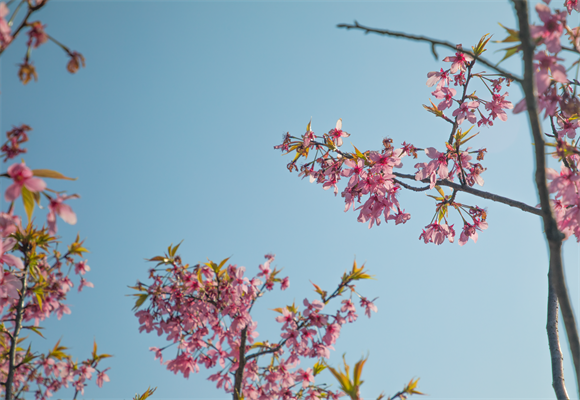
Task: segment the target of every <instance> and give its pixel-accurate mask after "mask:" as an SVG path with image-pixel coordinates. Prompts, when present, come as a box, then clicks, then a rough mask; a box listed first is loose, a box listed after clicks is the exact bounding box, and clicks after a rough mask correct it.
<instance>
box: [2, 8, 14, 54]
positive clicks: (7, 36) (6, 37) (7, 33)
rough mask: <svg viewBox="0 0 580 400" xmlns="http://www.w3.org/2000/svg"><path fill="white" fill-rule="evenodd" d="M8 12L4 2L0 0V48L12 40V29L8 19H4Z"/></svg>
mask: <svg viewBox="0 0 580 400" xmlns="http://www.w3.org/2000/svg"><path fill="white" fill-rule="evenodd" d="M9 12H10V11H9V10H8V7H6V3H5V2H0V48H5V47H6V46H8V45H9V44H10V42H12V31H11V29H10V26H9V25H8V21H6V16H7V15H8V14H9Z"/></svg>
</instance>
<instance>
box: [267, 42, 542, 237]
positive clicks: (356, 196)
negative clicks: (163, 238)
mask: <svg viewBox="0 0 580 400" xmlns="http://www.w3.org/2000/svg"><path fill="white" fill-rule="evenodd" d="M489 40H490V38H489V37H488V35H485V36H483V37H482V38H481V40H480V41H479V43H478V44H477V45H476V46H474V47H473V48H472V49H473V54H474V57H472V56H470V55H467V54H466V53H465V52H463V51H462V47H461V46H460V45H458V46H457V52H456V53H455V55H454V56H450V57H446V58H445V59H444V60H443V61H445V62H450V63H451V66H450V67H449V68H448V69H443V68H441V70H440V71H434V72H429V73H428V74H427V77H428V79H427V86H431V87H432V86H435V91H433V92H432V95H433V96H434V97H435V98H436V99H439V100H441V101H440V102H439V104H437V105H435V104H434V103H433V102H431V106H424V108H425V109H426V110H427V111H428V112H430V113H432V114H433V115H435V116H436V117H438V118H442V119H443V120H445V121H446V122H448V123H450V124H451V129H450V134H449V137H448V139H447V141H446V142H444V144H445V150H444V151H442V152H440V151H438V150H437V149H435V148H433V147H429V148H426V149H421V148H417V147H415V146H414V145H412V144H408V143H406V142H404V143H403V144H402V145H401V146H402V147H400V148H395V147H394V146H393V145H392V142H393V141H392V139H390V138H385V139H384V140H383V148H382V149H381V150H378V151H371V150H367V151H359V150H358V149H357V148H356V147H355V148H354V152H345V151H344V150H340V149H339V148H340V147H341V146H342V143H343V142H342V139H343V138H345V137H348V136H350V134H349V133H347V132H345V131H343V130H342V119H339V121H338V122H337V124H336V127H335V128H334V129H331V130H330V131H329V132H328V133H326V134H323V135H322V140H318V141H317V140H316V139H317V137H316V134H315V133H314V132H313V131H312V129H311V123H309V124H308V126H307V128H306V133H305V134H304V135H302V136H301V137H294V136H291V135H290V134H286V136H285V137H284V140H283V143H282V144H281V145H278V146H275V148H277V149H281V150H282V151H285V152H286V153H287V154H288V153H294V154H295V157H294V159H293V160H292V161H291V162H290V164H288V169H289V170H290V171H293V170H295V171H298V167H297V166H296V163H297V161H299V160H300V159H303V160H304V161H305V162H304V164H302V166H301V167H300V173H299V176H302V177H306V176H309V177H310V181H311V182H317V183H320V184H322V186H323V188H324V189H325V190H328V189H330V188H333V190H334V194H335V195H337V194H338V186H337V184H338V183H339V181H340V180H341V179H342V178H349V180H348V183H347V185H346V188H345V189H344V190H343V191H342V193H341V195H342V197H344V199H345V203H346V206H345V211H348V210H349V209H352V210H356V211H358V210H360V211H359V215H358V221H359V222H365V223H366V222H368V224H369V228H371V227H372V226H373V225H375V224H376V225H380V224H381V222H382V221H381V218H382V217H384V220H385V221H386V222H388V221H389V220H394V221H395V224H400V223H403V224H404V223H406V222H407V221H408V220H409V219H410V217H411V216H410V214H409V213H406V212H405V210H404V209H402V208H401V205H400V204H399V200H398V198H397V196H398V193H399V192H400V190H402V189H408V190H411V191H423V190H427V188H415V187H413V186H412V185H408V184H405V183H403V182H401V181H400V180H398V179H396V177H398V178H403V179H409V178H411V179H414V180H416V181H421V182H426V183H427V182H428V183H429V187H428V189H436V190H437V192H438V196H437V195H436V196H430V197H432V198H434V199H435V200H436V201H437V203H436V209H435V215H434V216H433V219H432V220H431V222H430V224H428V225H427V226H426V227H425V229H424V230H423V232H422V233H421V235H420V236H419V238H420V239H423V240H424V242H425V243H436V244H442V243H443V241H444V240H445V239H447V240H448V241H449V242H453V241H454V239H455V229H454V225H452V224H450V223H449V221H448V214H449V210H455V211H456V212H457V213H458V215H459V217H460V218H461V220H462V222H463V229H462V232H461V235H460V238H459V244H460V245H461V246H463V245H464V244H466V243H467V241H468V240H469V239H470V238H471V239H472V240H473V241H474V242H476V241H477V239H478V232H479V231H482V230H485V229H487V222H486V211H485V210H484V209H482V208H480V207H478V206H476V205H473V206H472V205H466V204H462V203H459V202H457V201H456V197H457V194H458V192H459V191H470V193H471V194H474V195H476V196H477V195H480V196H481V197H484V198H488V199H493V200H496V201H501V202H503V203H506V204H509V205H511V206H517V207H518V208H520V209H522V210H524V211H531V210H534V209H533V207H530V206H527V205H525V204H523V203H521V202H517V201H515V200H511V199H507V198H505V197H502V196H497V195H487V196H484V193H486V192H482V191H477V190H475V189H473V188H472V187H473V186H474V185H475V184H477V185H479V186H483V183H484V180H483V178H482V176H481V175H482V173H483V172H484V171H485V170H486V168H484V167H483V166H482V165H481V164H480V163H479V162H474V160H473V156H472V154H473V155H477V161H483V159H484V157H485V153H486V151H487V150H486V149H483V148H482V149H478V150H471V148H470V147H466V143H467V142H469V141H470V140H471V139H472V138H474V137H475V136H477V135H478V134H479V132H478V133H475V134H471V133H470V132H471V130H472V129H473V127H474V125H475V124H477V125H478V127H481V126H482V125H483V126H492V125H493V121H494V120H496V119H499V120H501V121H506V120H507V114H506V112H505V110H506V109H510V108H513V106H512V104H511V102H509V101H507V100H506V97H507V95H508V93H507V92H504V93H503V94H502V88H503V87H502V85H503V84H506V85H508V86H509V84H510V80H509V79H507V78H504V77H501V76H497V75H489V74H485V73H483V72H477V73H476V72H474V70H473V68H474V66H475V63H476V61H477V60H478V58H477V57H479V56H480V55H481V54H482V53H483V52H484V51H485V46H486V45H487V43H488V42H489ZM473 80H478V81H479V82H481V83H482V84H483V87H484V90H486V91H487V92H488V93H489V95H490V98H487V99H486V98H484V97H482V96H478V95H476V92H473V93H471V94H470V93H469V92H468V88H469V85H470V83H471V82H473ZM452 81H453V83H454V86H456V87H459V88H460V90H461V93H460V95H459V96H457V94H458V91H457V90H456V89H454V88H452V87H451V86H450V85H451V82H452ZM446 110H453V111H452V113H451V115H446V114H445V112H446ZM464 122H469V123H471V124H473V125H472V126H471V127H469V128H468V129H465V130H463V129H462V128H461V125H462V124H463V123H464ZM421 151H424V152H425V154H426V155H427V157H428V158H429V159H430V160H429V161H427V162H423V163H417V164H415V168H416V169H417V171H416V173H415V174H414V176H413V175H409V174H402V173H398V172H395V171H394V168H401V167H402V166H403V162H402V161H403V159H404V157H406V156H412V157H413V158H415V159H416V158H417V157H418V154H417V152H421ZM310 152H315V155H314V158H313V160H312V161H308V157H309V154H310ZM316 167H318V168H316ZM441 186H452V188H453V190H452V192H451V193H445V192H444V190H443V188H442V187H441ZM470 189H472V190H470ZM363 198H364V199H366V200H365V202H364V203H362V200H363ZM357 204H361V205H360V206H358V207H357ZM534 213H536V211H535V210H534Z"/></svg>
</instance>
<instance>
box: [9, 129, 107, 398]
mask: <svg viewBox="0 0 580 400" xmlns="http://www.w3.org/2000/svg"><path fill="white" fill-rule="evenodd" d="M30 130H31V129H30V127H28V126H26V125H23V126H21V127H19V128H14V129H13V130H11V131H9V132H8V133H7V137H8V142H7V144H5V146H3V147H2V149H1V155H2V156H4V157H5V159H6V160H9V159H12V158H14V157H15V156H16V154H21V153H25V152H26V149H22V148H21V147H20V145H21V144H22V143H24V142H26V141H27V140H28V137H27V134H26V132H27V131H30ZM2 176H5V177H7V178H9V179H10V180H11V184H10V185H8V187H7V188H6V190H5V193H4V199H5V200H6V201H7V202H8V203H9V209H8V211H7V212H1V213H0V261H1V262H2V264H3V269H2V274H1V276H0V345H1V346H0V382H2V383H3V385H1V386H0V394H5V393H6V385H7V384H8V382H9V381H10V382H11V389H12V392H11V393H12V398H14V399H18V398H21V396H23V395H24V394H26V393H30V392H33V393H34V394H35V397H36V398H37V399H48V398H49V397H51V396H52V395H53V393H54V392H56V391H57V390H59V389H61V388H63V387H65V388H67V387H69V386H71V387H73V388H74V389H75V392H76V393H81V394H83V393H84V388H85V386H86V385H87V381H88V380H90V379H91V377H92V376H93V374H94V373H96V374H97V384H98V385H99V386H101V385H102V384H103V382H107V381H108V380H109V378H108V376H107V374H106V369H105V370H102V371H101V370H99V369H98V364H99V362H100V360H102V359H104V358H107V357H109V356H108V355H106V354H101V355H98V354H97V353H96V347H95V349H94V352H93V356H92V357H91V358H88V359H87V360H85V361H82V362H80V363H79V362H75V361H73V360H72V358H71V357H70V356H69V355H68V354H66V353H64V350H66V348H65V347H63V346H60V345H58V344H57V346H56V347H55V349H53V350H52V351H51V352H49V353H48V354H46V355H38V354H36V353H33V352H31V350H30V348H29V349H28V350H24V349H23V348H20V347H16V345H15V342H16V341H17V340H18V337H19V335H20V332H21V330H22V329H25V330H30V331H32V332H34V333H36V334H39V335H41V336H42V334H41V331H40V329H41V328H40V326H39V325H40V322H42V321H44V320H45V319H47V318H49V317H51V316H56V317H57V319H61V318H62V316H63V315H64V314H70V313H71V311H70V308H69V307H68V305H67V304H66V300H67V294H68V292H69V291H70V289H72V288H73V287H74V286H75V283H74V282H73V279H71V278H73V276H71V274H74V275H76V276H77V277H78V278H77V279H78V291H79V292H80V291H82V289H83V288H84V287H93V284H92V283H91V282H89V281H87V280H86V279H85V278H84V275H85V273H86V272H88V271H89V270H90V267H89V265H88V262H87V260H85V259H84V258H83V253H85V252H86V251H87V250H86V249H85V248H84V246H83V241H81V240H80V239H79V237H78V236H77V238H76V240H75V241H74V242H73V243H72V244H71V245H69V247H68V249H67V251H66V252H65V253H64V254H61V252H59V251H58V250H56V245H57V240H56V238H55V236H54V235H55V234H56V231H57V224H56V216H57V215H58V216H60V217H61V218H62V219H63V220H64V221H65V222H68V223H70V224H74V223H76V214H75V213H74V211H73V210H72V209H71V207H70V206H69V205H68V204H65V203H64V202H63V201H64V200H67V199H70V198H76V197H78V196H76V195H69V196H67V195H63V194H62V193H57V192H54V191H52V190H50V189H48V188H47V184H46V182H45V181H44V180H43V179H42V178H41V177H45V178H56V179H67V178H66V177H65V176H64V175H62V174H60V173H58V172H55V171H51V170H31V169H29V168H28V167H27V166H26V165H25V164H24V162H21V163H15V164H12V165H10V166H9V167H8V168H7V172H6V174H3V175H2ZM49 193H50V194H49ZM41 194H42V195H44V197H45V198H46V199H47V201H48V207H47V208H48V213H47V222H46V226H45V227H41V228H37V227H35V226H34V225H33V224H32V223H29V224H28V225H26V226H25V225H23V224H22V219H21V217H20V216H18V215H16V214H14V209H15V201H16V200H18V199H19V198H22V201H23V205H24V209H25V211H26V213H27V217H28V219H29V220H32V218H31V217H32V213H33V211H34V205H35V204H40V203H41ZM16 254H19V255H20V256H18V255H16ZM95 346H96V344H95ZM9 377H10V378H9Z"/></svg>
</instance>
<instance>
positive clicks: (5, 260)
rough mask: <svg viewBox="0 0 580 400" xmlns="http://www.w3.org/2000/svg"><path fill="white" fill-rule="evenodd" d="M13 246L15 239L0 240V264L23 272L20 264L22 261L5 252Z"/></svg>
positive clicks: (22, 265)
mask: <svg viewBox="0 0 580 400" xmlns="http://www.w3.org/2000/svg"><path fill="white" fill-rule="evenodd" d="M14 245H16V239H14V238H6V239H2V240H0V254H1V255H0V263H1V264H6V265H9V266H11V267H16V268H18V269H19V270H23V269H24V264H23V263H22V260H21V259H20V258H19V257H16V256H15V255H13V254H7V253H6V252H7V251H10V250H12V248H13V247H14Z"/></svg>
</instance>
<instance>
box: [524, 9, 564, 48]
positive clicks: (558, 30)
mask: <svg viewBox="0 0 580 400" xmlns="http://www.w3.org/2000/svg"><path fill="white" fill-rule="evenodd" d="M536 11H537V13H538V16H539V17H540V20H542V22H543V23H544V25H543V26H539V25H531V26H530V33H531V36H532V38H534V39H538V38H540V39H542V41H543V43H544V44H545V45H546V49H548V51H549V52H551V53H558V52H559V51H560V50H561V49H562V46H561V45H560V37H561V36H562V33H563V32H564V25H565V24H566V12H565V11H561V12H558V13H555V14H552V13H551V10H550V7H548V6H547V5H545V4H541V3H538V4H536Z"/></svg>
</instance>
